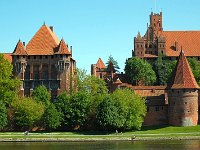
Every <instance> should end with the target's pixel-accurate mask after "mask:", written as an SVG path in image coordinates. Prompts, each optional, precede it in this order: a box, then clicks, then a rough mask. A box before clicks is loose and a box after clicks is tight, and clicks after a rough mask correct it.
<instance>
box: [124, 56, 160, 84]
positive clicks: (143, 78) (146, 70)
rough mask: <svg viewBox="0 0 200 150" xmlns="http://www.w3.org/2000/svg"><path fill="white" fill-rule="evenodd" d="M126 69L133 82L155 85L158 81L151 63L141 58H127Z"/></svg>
mask: <svg viewBox="0 0 200 150" xmlns="http://www.w3.org/2000/svg"><path fill="white" fill-rule="evenodd" d="M124 70H125V74H126V76H127V77H128V79H129V80H128V81H129V83H131V84H139V83H142V84H145V85H153V84H154V83H155V81H156V74H155V72H154V71H153V69H152V67H151V65H150V64H149V63H148V62H147V61H145V60H142V59H140V58H137V57H132V58H131V59H129V60H127V61H126V65H125V69H124Z"/></svg>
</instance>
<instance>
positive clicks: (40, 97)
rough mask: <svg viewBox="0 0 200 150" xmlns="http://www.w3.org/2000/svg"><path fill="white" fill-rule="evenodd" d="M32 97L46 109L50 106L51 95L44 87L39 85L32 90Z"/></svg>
mask: <svg viewBox="0 0 200 150" xmlns="http://www.w3.org/2000/svg"><path fill="white" fill-rule="evenodd" d="M32 97H33V99H34V100H36V101H37V102H42V103H43V104H44V106H46V107H48V105H49V104H50V102H51V101H50V99H51V95H50V94H49V92H48V90H47V88H46V87H45V86H44V85H40V86H38V87H36V88H35V89H34V90H33V93H32Z"/></svg>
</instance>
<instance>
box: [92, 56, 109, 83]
mask: <svg viewBox="0 0 200 150" xmlns="http://www.w3.org/2000/svg"><path fill="white" fill-rule="evenodd" d="M105 74H106V65H105V64H104V62H103V61H102V59H101V58H99V59H98V61H97V63H96V64H92V65H91V75H93V76H96V77H98V78H100V79H103V78H104V76H105Z"/></svg>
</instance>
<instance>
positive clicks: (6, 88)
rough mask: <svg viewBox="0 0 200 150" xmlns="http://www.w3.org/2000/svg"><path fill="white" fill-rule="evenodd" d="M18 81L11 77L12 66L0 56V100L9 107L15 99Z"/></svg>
mask: <svg viewBox="0 0 200 150" xmlns="http://www.w3.org/2000/svg"><path fill="white" fill-rule="evenodd" d="M19 86H20V80H18V79H16V78H14V77H13V76H12V64H11V63H10V62H8V60H6V59H4V57H3V55H2V54H0V100H2V101H3V102H5V104H6V106H9V105H10V104H11V102H12V101H13V100H14V99H15V98H16V97H17V90H18V88H19Z"/></svg>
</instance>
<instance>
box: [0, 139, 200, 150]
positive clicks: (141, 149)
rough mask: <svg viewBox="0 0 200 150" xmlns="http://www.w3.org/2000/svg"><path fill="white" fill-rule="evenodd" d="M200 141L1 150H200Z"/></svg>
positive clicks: (4, 149)
mask: <svg viewBox="0 0 200 150" xmlns="http://www.w3.org/2000/svg"><path fill="white" fill-rule="evenodd" d="M199 149H200V140H189V141H187V140H179V141H172V140H169V141H135V142H128V141H127V142H122V141H120V142H119V141H117V142H57V143H52V142H51V143H50V142H46V143H42V142H40V143H36V142H26V143H25V142H24V143H23V142H22V143H17V142H5V143H0V150H199Z"/></svg>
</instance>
